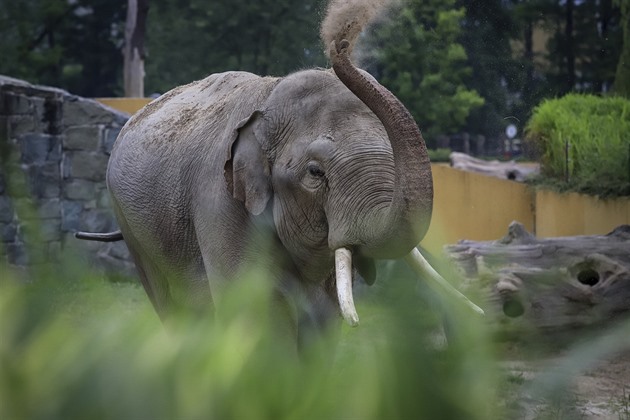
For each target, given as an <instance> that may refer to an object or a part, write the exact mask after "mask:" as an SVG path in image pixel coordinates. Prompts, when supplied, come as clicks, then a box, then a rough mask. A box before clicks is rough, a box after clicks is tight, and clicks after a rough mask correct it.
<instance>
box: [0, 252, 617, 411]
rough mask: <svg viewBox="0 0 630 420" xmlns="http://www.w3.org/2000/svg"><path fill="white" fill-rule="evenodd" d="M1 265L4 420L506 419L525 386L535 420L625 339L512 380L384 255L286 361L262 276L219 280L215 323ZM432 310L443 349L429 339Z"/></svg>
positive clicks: (479, 337) (486, 338) (453, 313)
mask: <svg viewBox="0 0 630 420" xmlns="http://www.w3.org/2000/svg"><path fill="white" fill-rule="evenodd" d="M381 268H383V267H381ZM0 269H2V270H3V271H2V272H3V276H2V281H1V282H0V363H1V364H0V418H2V419H11V420H12V419H47V420H48V419H84V418H90V419H197V418H203V419H214V418H216V419H225V418H238V419H322V418H344V419H345V418H349V419H354V418H356V419H382V418H401V419H404V418H431V419H484V420H485V419H503V418H519V417H518V416H519V415H520V414H522V411H521V409H522V404H521V402H522V401H524V400H523V396H524V395H534V394H535V398H537V399H541V400H542V399H544V400H545V401H548V408H541V409H540V410H543V411H544V412H543V411H541V413H539V414H540V415H539V418H566V417H562V415H564V413H572V411H571V407H569V406H567V404H568V405H570V401H568V400H566V399H564V400H563V399H562V398H560V397H558V395H561V394H562V392H561V391H563V390H567V389H570V387H569V386H568V385H567V384H568V383H569V382H570V380H571V377H572V375H573V374H575V373H576V372H580V370H581V369H587V368H588V367H589V366H590V365H591V364H592V363H593V361H594V360H597V359H598V358H600V357H601V356H602V355H605V354H607V352H610V351H613V350H616V349H619V348H624V346H626V348H627V347H628V340H627V338H625V337H626V331H627V326H628V324H624V325H622V326H620V327H619V328H617V330H614V331H612V332H610V331H608V332H606V334H604V335H602V336H601V337H599V338H598V337H595V338H593V339H592V340H589V341H588V342H587V344H584V345H581V346H576V347H575V348H573V349H570V350H569V358H568V359H566V360H565V361H564V362H563V363H562V364H561V365H560V366H558V368H559V369H557V370H556V369H550V370H549V371H548V372H546V374H545V375H543V376H542V377H541V378H537V379H534V380H530V379H527V380H526V379H525V378H524V376H523V375H522V374H518V373H516V374H515V373H510V372H506V371H502V370H501V368H500V367H499V363H498V361H499V360H500V358H501V355H500V353H499V351H498V350H497V346H496V345H495V343H493V341H492V340H491V338H490V335H489V333H488V329H487V328H486V327H487V321H488V320H484V319H480V318H477V317H474V316H471V315H470V313H469V312H467V311H461V310H460V308H459V307H458V306H457V305H453V304H451V303H450V302H444V301H442V300H441V299H440V298H439V297H438V296H435V295H434V294H432V293H431V292H430V290H428V289H427V288H426V287H424V286H423V283H422V282H418V283H417V282H415V281H413V279H410V278H409V277H410V276H409V275H408V271H406V269H405V268H404V267H401V266H399V265H397V264H392V263H390V264H387V265H386V266H385V267H384V268H383V273H384V274H385V276H384V277H383V278H379V281H378V282H377V283H376V284H375V285H374V286H372V287H371V288H365V289H361V290H359V291H358V293H357V295H356V299H357V303H358V307H357V309H358V311H359V314H360V316H361V321H362V324H361V325H360V326H359V327H358V328H356V329H352V328H349V327H346V326H345V325H344V326H342V328H341V331H340V333H332V332H331V333H330V334H324V335H323V336H322V337H320V338H319V339H316V340H314V341H313V342H312V343H311V346H310V347H309V349H308V350H307V351H305V352H304V353H303V354H302V355H300V356H298V355H297V354H296V353H295V352H294V351H293V349H292V348H291V347H290V346H288V345H287V344H286V341H284V340H283V337H279V336H278V334H276V333H275V331H274V327H273V325H274V324H273V318H272V313H271V312H270V311H269V307H270V290H271V284H270V283H269V282H268V281H267V279H266V278H265V277H264V276H262V275H261V274H260V272H259V271H256V270H254V271H252V272H249V273H244V274H243V276H242V278H241V279H240V280H239V281H238V282H235V283H234V284H233V285H232V286H231V287H230V288H228V290H227V291H226V294H225V295H224V298H223V304H222V305H221V307H220V310H219V311H218V314H217V316H216V318H215V319H214V320H208V319H199V318H198V317H197V318H193V317H187V316H184V315H182V317H181V318H178V319H175V320H173V322H171V323H169V325H168V326H167V327H165V326H164V325H162V324H161V323H160V322H159V320H158V318H157V316H156V315H155V313H154V311H153V310H152V308H151V307H150V305H149V304H148V300H147V299H146V297H145V295H144V292H143V290H142V289H141V288H140V287H138V286H137V285H136V284H135V283H109V282H106V281H104V280H103V279H102V278H98V277H94V276H90V275H89V274H87V275H86V272H89V271H88V270H86V269H85V268H84V267H80V266H75V265H73V263H72V262H71V261H70V262H68V261H67V262H65V263H64V264H62V265H61V266H57V267H55V268H54V269H50V268H48V269H45V268H40V269H37V268H36V269H35V270H33V271H30V272H28V273H27V274H28V275H27V276H24V275H23V274H21V275H20V274H18V273H16V272H12V271H9V270H8V268H7V267H0ZM18 278H22V279H24V278H27V279H30V280H32V281H31V282H28V283H24V282H23V281H18ZM444 316H446V317H447V318H448V325H449V327H450V328H449V331H450V333H449V337H450V341H449V345H448V346H444V345H442V344H440V343H436V340H435V337H436V334H437V335H439V333H440V331H441V325H442V319H443V318H444ZM489 316H491V314H489ZM621 327H624V328H621ZM506 389H508V390H509V392H508V394H507V395H506V393H505V390H506ZM506 400H507V403H504V402H502V401H506ZM525 401H526V400H525ZM567 401H568V402H567ZM554 404H555V405H554ZM541 407H542V406H541ZM545 407H547V406H545ZM554 416H555V417H554ZM558 416H560V417H558Z"/></svg>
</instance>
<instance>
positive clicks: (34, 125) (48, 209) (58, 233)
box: [0, 76, 133, 274]
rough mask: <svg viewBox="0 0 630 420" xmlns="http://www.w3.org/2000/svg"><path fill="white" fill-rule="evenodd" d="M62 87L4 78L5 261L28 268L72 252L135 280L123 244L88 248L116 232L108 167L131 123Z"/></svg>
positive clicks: (1, 206) (1, 200) (0, 132)
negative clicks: (81, 234)
mask: <svg viewBox="0 0 630 420" xmlns="http://www.w3.org/2000/svg"><path fill="white" fill-rule="evenodd" d="M128 117H129V116H128V115H127V114H123V113H120V112H118V111H115V110H113V109H111V108H108V107H106V106H104V105H101V104H100V103H98V102H96V101H93V100H89V99H84V98H81V97H78V96H75V95H71V94H69V93H68V92H65V91H63V90H60V89H55V88H49V87H43V86H34V85H30V84H28V83H26V82H24V81H21V80H17V79H12V78H8V77H4V76H0V261H2V260H4V262H8V263H9V264H12V265H18V266H27V265H32V264H39V263H49V262H57V261H59V260H60V259H61V257H62V256H65V257H68V256H69V255H70V254H71V255H72V256H73V257H76V258H87V259H88V260H89V261H91V262H93V263H95V264H96V265H99V266H101V267H103V268H106V269H107V271H108V272H112V273H114V272H118V273H121V274H132V273H133V269H132V264H131V262H130V257H129V253H128V251H127V249H126V247H125V245H124V243H123V242H117V243H110V244H103V243H94V242H81V243H78V240H77V239H75V238H74V237H73V233H74V232H75V231H77V230H84V231H89V232H107V231H110V230H114V229H116V222H115V220H114V217H113V214H112V212H111V209H110V204H109V197H108V193H107V189H106V186H105V173H106V169H107V161H108V159H109V154H110V151H111V149H112V145H113V144H114V141H115V140H116V137H117V136H118V133H119V132H120V129H121V128H122V126H123V125H124V124H125V122H126V121H127V119H128Z"/></svg>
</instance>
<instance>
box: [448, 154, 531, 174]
mask: <svg viewBox="0 0 630 420" xmlns="http://www.w3.org/2000/svg"><path fill="white" fill-rule="evenodd" d="M450 159H451V166H452V167H453V168H455V169H461V170H463V171H469V172H476V173H480V174H483V175H487V176H492V177H495V178H501V179H510V180H513V181H524V180H525V179H527V178H528V177H531V176H533V175H536V174H538V173H539V172H540V165H538V164H519V163H516V162H514V161H510V162H499V161H498V160H492V161H487V160H482V159H477V158H474V157H472V156H469V155H467V154H466V153H459V152H453V153H451V154H450Z"/></svg>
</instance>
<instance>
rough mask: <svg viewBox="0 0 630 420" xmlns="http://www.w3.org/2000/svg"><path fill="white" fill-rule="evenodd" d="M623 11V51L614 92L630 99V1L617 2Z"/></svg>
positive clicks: (621, 0) (620, 0)
mask: <svg viewBox="0 0 630 420" xmlns="http://www.w3.org/2000/svg"><path fill="white" fill-rule="evenodd" d="M616 3H617V5H618V6H619V8H620V9H621V22H622V25H623V44H622V45H623V49H622V52H621V54H620V56H619V62H618V64H617V70H616V72H615V84H614V92H615V93H616V94H618V95H622V96H625V97H626V98H630V0H616Z"/></svg>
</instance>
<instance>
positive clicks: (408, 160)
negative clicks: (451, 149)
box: [330, 40, 433, 258]
mask: <svg viewBox="0 0 630 420" xmlns="http://www.w3.org/2000/svg"><path fill="white" fill-rule="evenodd" d="M347 47H348V43H347V41H345V40H344V41H342V42H341V43H340V45H335V43H334V42H333V43H332V45H331V51H330V57H331V60H332V64H333V69H334V71H335V74H336V75H337V77H338V78H339V79H340V80H341V82H342V83H343V84H344V85H346V87H348V89H350V91H351V92H352V93H354V94H355V95H356V96H357V97H358V98H359V99H360V100H361V101H362V102H363V103H365V104H366V105H367V106H368V108H370V110H371V111H372V112H374V114H375V115H376V116H377V117H378V118H379V120H380V121H381V123H382V124H383V126H384V127H385V130H386V132H387V135H388V137H389V141H390V143H391V147H392V151H393V155H394V168H395V174H396V182H395V185H394V191H393V198H392V202H391V205H390V206H389V207H388V208H386V209H385V211H384V212H383V213H382V214H379V215H377V219H376V220H374V222H375V223H374V224H375V225H376V226H379V229H377V232H374V234H373V235H371V236H372V237H371V238H369V241H366V243H365V244H362V245H361V249H360V250H361V253H362V254H363V255H365V256H367V257H371V258H399V257H402V256H403V255H406V254H408V253H409V252H410V251H411V250H412V249H413V248H414V247H415V246H416V245H417V244H418V243H419V242H420V240H421V239H422V238H423V237H424V235H425V233H426V231H427V229H428V227H429V223H430V221H431V212H432V207H433V179H432V175H431V166H430V162H429V156H428V153H427V148H426V145H425V143H424V140H423V138H422V134H421V133H420V129H419V128H418V126H417V125H416V123H415V121H414V119H413V117H412V116H411V114H410V113H409V111H408V110H407V108H405V106H404V105H403V104H402V103H401V102H400V100H398V98H396V97H395V96H394V95H393V94H392V93H391V92H390V91H389V90H387V89H386V88H385V87H384V86H382V85H381V84H379V83H378V82H377V81H376V80H375V79H374V78H372V77H371V76H370V75H368V74H367V73H365V72H361V71H359V70H358V69H357V68H356V67H354V66H353V65H352V63H351V62H350V59H349V57H348V52H347ZM380 227H382V229H381V228H380Z"/></svg>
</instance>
